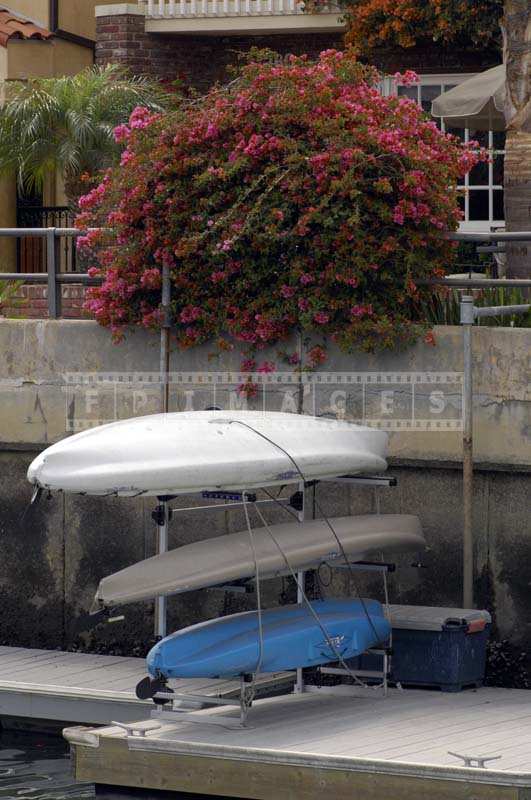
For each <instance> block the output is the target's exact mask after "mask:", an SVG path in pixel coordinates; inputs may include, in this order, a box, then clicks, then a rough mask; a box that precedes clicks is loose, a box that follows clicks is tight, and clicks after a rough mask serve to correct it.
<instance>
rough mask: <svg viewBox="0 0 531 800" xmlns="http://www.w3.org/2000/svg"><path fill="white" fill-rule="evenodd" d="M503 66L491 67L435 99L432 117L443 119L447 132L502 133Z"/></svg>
mask: <svg viewBox="0 0 531 800" xmlns="http://www.w3.org/2000/svg"><path fill="white" fill-rule="evenodd" d="M504 102H505V66H504V65H503V64H501V65H500V66H499V67H493V68H492V69H488V70H486V71H485V72H481V73H480V74H479V75H475V76H474V77H473V78H469V79H468V80H467V81H463V83H460V84H459V85H458V86H455V87H454V88H453V89H450V90H449V91H448V92H443V94H441V95H439V97H436V98H435V100H434V101H433V103H432V106H431V113H432V115H433V116H434V117H443V118H444V120H445V122H446V127H447V128H472V129H473V130H483V131H484V130H493V131H504V130H505V127H506V126H505V117H504V113H503V107H504Z"/></svg>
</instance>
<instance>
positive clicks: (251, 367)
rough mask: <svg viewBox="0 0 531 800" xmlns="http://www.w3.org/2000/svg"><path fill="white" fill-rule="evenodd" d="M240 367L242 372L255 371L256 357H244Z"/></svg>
mask: <svg viewBox="0 0 531 800" xmlns="http://www.w3.org/2000/svg"><path fill="white" fill-rule="evenodd" d="M240 369H241V371H242V372H254V371H255V369H256V361H255V360H254V358H244V360H243V361H242V363H241V364H240Z"/></svg>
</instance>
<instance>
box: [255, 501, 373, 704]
mask: <svg viewBox="0 0 531 800" xmlns="http://www.w3.org/2000/svg"><path fill="white" fill-rule="evenodd" d="M254 509H255V511H256V513H257V515H258V517H259V519H260V520H261V522H262V524H263V526H264V527H265V529H266V531H267V532H268V534H269V536H270V537H271V539H272V540H273V542H274V544H275V546H276V548H277V550H278V552H279V553H280V555H281V556H282V558H283V559H284V562H285V564H286V566H287V568H288V569H289V571H290V573H291V577H292V578H293V580H294V581H295V583H296V584H297V588H298V589H299V590H300V593H301V596H302V598H303V600H304V602H305V603H306V605H307V607H308V610H309V611H310V613H311V614H312V616H313V618H314V619H315V621H316V622H317V624H318V626H319V628H320V630H321V632H322V634H323V636H324V637H325V639H326V642H327V644H328V646H329V647H330V649H331V651H332V652H333V653H334V655H335V657H336V659H337V661H338V662H339V663H340V664H341V666H342V667H343V668H344V669H345V671H346V672H347V673H348V675H349V677H350V678H352V680H353V681H354V682H355V683H357V684H359V685H360V686H363V688H364V689H366V688H367V685H366V684H365V683H364V682H363V681H361V680H360V679H359V678H358V676H357V675H356V674H355V673H354V672H353V671H352V670H351V668H350V667H349V665H348V664H347V662H346V661H345V659H344V658H343V656H342V655H341V653H340V652H339V650H338V648H337V647H336V645H335V643H334V641H333V640H332V639H331V637H330V636H329V634H328V631H327V630H326V628H325V627H324V625H323V623H322V622H321V620H320V619H319V614H318V613H317V612H316V610H315V609H314V607H313V606H312V604H311V602H310V601H309V600H308V597H307V595H306V592H305V591H304V587H303V586H301V584H300V583H299V579H298V578H297V574H296V572H295V570H294V569H293V567H292V566H291V564H290V562H289V559H288V557H287V556H286V554H285V553H284V551H283V550H282V548H281V546H280V545H279V543H278V542H277V540H276V539H275V536H274V535H273V532H272V530H271V528H270V527H269V525H268V524H267V522H266V520H265V518H264V516H263V514H262V513H261V511H260V509H259V508H258V507H257V506H256V505H255V507H254Z"/></svg>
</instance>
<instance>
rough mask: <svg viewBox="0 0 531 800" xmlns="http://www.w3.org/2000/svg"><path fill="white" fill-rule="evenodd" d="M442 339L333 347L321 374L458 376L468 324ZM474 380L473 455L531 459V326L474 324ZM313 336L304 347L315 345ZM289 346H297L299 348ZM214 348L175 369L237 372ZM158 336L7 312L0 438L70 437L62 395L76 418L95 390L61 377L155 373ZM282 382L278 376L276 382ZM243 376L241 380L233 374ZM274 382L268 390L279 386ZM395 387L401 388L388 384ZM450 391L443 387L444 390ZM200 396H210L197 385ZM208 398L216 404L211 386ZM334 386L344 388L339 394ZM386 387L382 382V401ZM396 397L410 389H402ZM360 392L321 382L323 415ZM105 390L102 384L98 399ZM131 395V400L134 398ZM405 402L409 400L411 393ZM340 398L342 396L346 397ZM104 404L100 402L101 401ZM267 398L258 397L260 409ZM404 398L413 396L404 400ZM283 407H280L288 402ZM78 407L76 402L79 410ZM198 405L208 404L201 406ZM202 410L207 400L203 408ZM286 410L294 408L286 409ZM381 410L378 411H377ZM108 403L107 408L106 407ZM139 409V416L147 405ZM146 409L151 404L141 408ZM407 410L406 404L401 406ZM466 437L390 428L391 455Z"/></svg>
mask: <svg viewBox="0 0 531 800" xmlns="http://www.w3.org/2000/svg"><path fill="white" fill-rule="evenodd" d="M435 338H436V342H437V344H436V346H435V347H433V346H432V345H428V344H424V343H419V344H417V345H416V346H415V347H412V348H409V349H408V350H405V351H403V352H383V353H380V354H375V355H368V354H366V353H361V352H356V353H352V354H345V353H342V352H339V351H337V350H334V349H332V348H329V358H328V361H327V362H326V363H325V364H324V366H323V369H322V373H323V375H326V374H330V375H333V374H336V373H347V372H351V371H358V372H362V373H363V372H367V371H369V372H370V371H372V372H375V371H377V370H384V371H388V372H392V373H400V372H407V371H412V370H413V371H416V372H419V373H427V372H430V371H431V372H433V371H438V372H440V373H450V374H451V373H454V372H460V371H461V370H462V365H463V359H462V342H461V331H460V329H459V328H458V327H441V328H437V329H436V331H435ZM473 338H474V345H473V346H474V387H475V420H474V435H475V454H476V460H477V461H478V462H481V463H484V464H488V465H491V466H495V465H506V466H508V467H511V468H513V467H515V466H522V467H526V466H529V465H530V464H531V451H530V447H529V432H530V422H531V412H530V408H531V393H530V390H529V352H530V343H531V331H530V330H529V329H522V328H520V329H518V328H515V329H511V328H476V329H475V330H474V335H473ZM311 344H312V343H309V344H307V345H306V346H307V347H309V346H311ZM294 346H295V345H293V346H292V348H291V349H293V348H294ZM213 349H214V348H213V347H211V346H206V347H203V348H196V349H193V350H189V351H186V352H179V351H174V352H173V353H172V355H171V364H170V368H171V370H172V371H179V370H182V371H185V370H196V371H197V370H210V371H216V370H218V371H232V372H233V373H234V374H235V375H237V373H238V370H239V366H240V363H241V354H240V352H239V351H238V349H237V348H236V349H234V350H233V351H231V352H224V353H222V354H221V355H219V356H216V357H215V358H213V357H212V355H213V354H212V350H213ZM268 359H269V360H272V361H275V362H277V363H278V364H279V369H280V370H286V366H285V364H282V363H281V362H280V361H279V359H278V356H277V353H276V350H272V351H271V352H269V353H268V352H266V351H264V353H263V354H261V356H260V358H259V359H258V360H259V361H260V360H268ZM158 364H159V351H158V338H157V336H154V335H152V334H149V333H146V332H144V331H137V332H135V333H132V334H130V335H129V336H128V337H127V338H126V340H125V342H124V343H122V344H120V345H115V344H113V343H112V341H111V338H110V336H109V332H108V331H107V330H105V329H103V328H101V327H99V326H98V325H97V324H96V323H95V322H92V321H88V320H87V321H84V320H79V321H78V320H72V321H66V320H61V321H44V320H43V321H38V320H13V319H1V318H0V404H1V408H2V414H1V417H0V442H4V443H15V444H21V443H25V444H41V443H42V444H45V443H48V442H53V441H56V440H57V439H59V438H61V437H62V436H64V435H65V425H66V412H65V400H66V397H68V398H69V399H68V402H69V404H70V409H69V412H68V414H69V417H70V419H71V421H75V420H76V418H80V419H84V418H87V414H88V411H87V402H88V403H89V405H90V404H94V402H96V401H95V400H94V398H93V397H92V395H90V396H89V398H88V400H87V392H86V389H81V390H80V391H79V392H78V393H76V392H73V391H72V392H71V393H70V394H68V393H67V394H65V386H64V382H63V380H62V377H61V376H62V375H64V374H66V373H73V372H81V373H89V372H109V373H116V372H147V373H149V372H153V371H156V370H158ZM275 380H276V379H275ZM234 382H235V384H237V383H238V380H237V378H235V380H234ZM275 385H276V384H275V382H273V384H272V386H271V389H270V390H268V391H270V392H273V389H274V386H275ZM189 388H190V387H184V388H179V387H178V386H177V385H176V386H174V387H172V391H171V407H172V408H173V409H174V410H181V409H183V408H185V407H187V403H188V404H189V403H190V402H191V399H190V395H189V394H187V391H188V389H189ZM285 388H286V387H285V386H284V385H281V386H278V387H277V393H278V394H281V395H282V398H281V399H280V400H278V402H280V404H281V406H278V407H283V408H284V409H285V410H286V408H287V406H286V398H285V396H284V394H283V390H284V389H285ZM388 388H390V389H391V390H392V389H393V388H395V389H396V388H397V387H396V385H395V384H394V383H390V384H389V386H388ZM440 388H441V390H443V391H445V389H444V386H441V387H440ZM196 389H197V391H196V395H195V396H196V398H197V403H199V404H200V403H201V402H202V397H203V395H202V394H201V392H200V391H199V389H198V388H197V387H196ZM432 389H433V387H430V385H429V384H427V383H426V382H421V383H420V384H419V388H418V389H417V392H416V395H417V397H416V399H417V406H418V407H419V408H420V407H421V406H422V401H423V400H426V398H427V397H428V396H429V395H430V393H431V391H432ZM448 391H449V393H450V394H451V395H452V397H451V398H450V400H451V401H452V403H453V407H452V408H451V409H449V411H448V413H450V412H451V413H453V414H454V415H455V417H456V419H457V417H458V416H459V413H460V398H459V396H460V391H461V387H460V386H459V385H458V384H455V385H452V384H450V389H449V390H448ZM153 392H154V393H153V397H152V396H151V394H149V395H148V398H147V402H148V403H151V402H152V400H153V401H154V402H155V404H156V403H157V402H158V391H157V390H155V389H154V390H153ZM205 392H206V394H205V393H203V394H204V404H205V405H209V404H212V402H213V401H212V397H211V395H210V394H209V393H208V391H207V390H205ZM334 392H336V393H337V392H340V393H341V392H344V395H342V396H340V397H339V398H338V396H337V394H336V395H334ZM378 392H379V389H378V387H376V388H375V393H376V394H375V402H376V403H377V404H378V403H379V402H380V400H379V394H378ZM397 394H404V396H405V395H406V392H405V391H401V390H399V389H398V390H397ZM358 395H359V390H358V389H357V388H356V387H352V386H349V385H346V384H341V383H339V384H337V383H333V385H331V386H330V387H328V386H327V384H326V382H325V381H323V382H322V383H321V385H320V387H319V408H318V409H317V410H318V411H319V412H320V413H323V412H326V411H330V406H333V408H332V410H336V407H337V406H338V404H339V405H341V407H343V406H344V407H345V409H346V414H347V416H349V415H350V416H352V417H353V418H355V419H356V418H358V415H357V410H358V409H357V406H358V403H357V398H358ZM106 397H107V396H106V395H105V393H104V392H103V390H102V395H101V398H102V399H101V402H102V404H103V405H105V402H106V400H105V398H106ZM129 399H130V398H129ZM406 399H407V398H406ZM120 400H121V401H122V400H123V402H120V403H119V404H118V415H119V416H122V417H123V416H131V415H132V414H133V413H135V410H134V409H133V408H132V407H131V404H130V402H129V401H128V394H127V392H125V395H124V393H123V392H122V393H121V394H120ZM339 401H341V402H340V403H339ZM98 402H99V401H98ZM261 402H262V401H261V395H260V397H258V398H257V399H256V400H255V401H254V404H255V405H257V407H260V404H261ZM404 402H406V401H404ZM282 404H283V405H282ZM305 404H306V407H307V410H313V409H312V393H311V392H308V391H307V393H306V397H305ZM72 406H73V407H72ZM197 407H201V406H200V405H199V406H197ZM203 407H204V406H203ZM287 410H289V408H288V409H287ZM377 411H378V409H377ZM105 413H106V411H105V408H102V414H105ZM136 413H142V408H140V409H138V411H137V412H136ZM144 413H145V411H144ZM404 413H405V414H407V413H408V411H407V407H406V406H405V408H404ZM460 448H461V434H460V432H459V431H458V430H451V429H442V432H441V431H439V430H431V431H427V430H419V431H416V430H410V429H406V430H405V431H404V432H399V431H395V432H393V433H392V434H391V455H393V456H396V457H399V458H400V459H415V460H422V461H428V462H434V461H438V462H441V461H442V462H457V461H459V459H460V455H461V450H460Z"/></svg>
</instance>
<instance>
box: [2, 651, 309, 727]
mask: <svg viewBox="0 0 531 800" xmlns="http://www.w3.org/2000/svg"><path fill="white" fill-rule="evenodd" d="M145 675H146V662H145V660H144V659H143V658H121V657H118V656H99V655H91V654H88V653H65V652H62V651H59V650H32V649H28V648H24V647H0V725H2V724H9V723H10V722H12V721H13V720H28V721H29V720H32V721H35V720H38V721H44V722H64V723H73V722H77V723H91V724H108V723H109V722H110V721H111V720H116V721H117V722H131V721H133V720H137V719H139V718H140V717H142V716H146V715H148V714H149V713H150V711H151V709H152V708H153V703H152V702H151V701H142V700H138V699H137V697H136V695H135V686H136V684H137V683H138V681H139V680H140V679H141V678H143V677H145ZM293 680H294V678H293V675H292V674H291V673H275V674H273V675H265V676H262V677H261V678H260V679H259V681H258V690H259V692H262V693H266V692H270V691H274V690H276V689H281V688H284V690H286V691H289V690H290V687H291V686H292V684H293ZM170 686H171V687H172V688H173V689H174V690H175V691H178V692H183V693H185V694H201V695H206V696H213V697H232V696H233V695H237V694H238V692H239V688H240V684H239V682H238V681H227V680H197V679H196V680H186V681H171V682H170Z"/></svg>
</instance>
